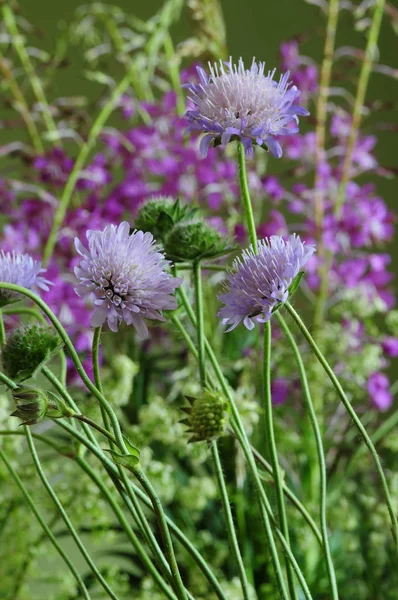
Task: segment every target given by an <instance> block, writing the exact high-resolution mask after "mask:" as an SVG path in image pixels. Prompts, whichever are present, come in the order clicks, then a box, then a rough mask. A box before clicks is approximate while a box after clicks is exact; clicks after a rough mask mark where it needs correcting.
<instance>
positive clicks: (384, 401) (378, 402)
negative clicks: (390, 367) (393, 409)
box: [367, 372, 393, 411]
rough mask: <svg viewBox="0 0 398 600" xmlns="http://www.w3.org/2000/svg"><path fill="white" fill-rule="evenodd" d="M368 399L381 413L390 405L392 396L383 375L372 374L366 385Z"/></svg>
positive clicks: (388, 384)
mask: <svg viewBox="0 0 398 600" xmlns="http://www.w3.org/2000/svg"><path fill="white" fill-rule="evenodd" d="M367 388H368V392H369V395H370V398H371V400H372V402H373V404H374V405H375V407H376V408H378V409H379V410H381V411H384V410H388V409H389V408H390V406H391V404H392V400H393V398H392V394H391V392H390V382H389V380H388V377H387V375H385V374H384V373H379V372H377V373H372V375H370V377H369V379H368V384H367Z"/></svg>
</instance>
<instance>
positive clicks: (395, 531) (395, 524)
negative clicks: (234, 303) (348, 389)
mask: <svg viewBox="0 0 398 600" xmlns="http://www.w3.org/2000/svg"><path fill="white" fill-rule="evenodd" d="M284 306H285V307H286V309H287V311H288V312H289V314H290V315H291V316H292V317H293V319H294V321H295V322H296V324H297V326H298V327H299V329H300V331H301V333H302V334H303V335H304V337H305V339H306V340H307V342H308V345H309V346H310V348H311V350H312V351H313V353H314V354H315V356H316V358H317V359H318V361H319V363H320V364H321V365H322V367H323V369H324V371H325V372H326V374H327V375H328V377H329V379H330V381H331V382H332V384H333V386H334V388H335V390H336V392H337V394H338V396H339V398H340V400H341V401H342V403H343V404H344V406H345V409H346V410H347V412H348V414H349V415H350V417H351V418H352V420H353V421H354V424H355V426H356V428H357V429H358V431H359V433H360V434H361V435H362V437H363V439H364V442H365V444H366V446H367V447H368V449H369V452H370V453H371V455H372V457H373V460H374V462H375V465H376V470H377V473H378V474H379V477H380V479H381V483H382V487H383V492H384V497H385V501H386V504H387V508H388V512H389V515H390V519H391V524H392V535H393V538H394V542H395V546H396V549H397V551H398V520H397V517H396V514H395V511H394V508H393V505H392V500H391V495H390V491H389V488H388V484H387V480H386V477H385V475H384V471H383V467H382V465H381V462H380V458H379V455H378V454H377V450H376V448H375V447H374V445H373V442H372V440H371V439H370V437H369V435H368V433H367V431H366V429H365V427H364V426H363V425H362V423H361V420H360V419H359V417H358V416H357V414H356V412H355V410H354V409H353V407H352V406H351V403H350V401H349V400H348V398H347V396H346V395H345V392H344V390H343V388H342V387H341V385H340V382H339V380H338V379H337V377H336V375H335V374H334V372H333V370H332V369H331V367H330V366H329V363H328V362H327V360H326V359H325V357H324V356H323V354H322V352H321V351H320V349H319V348H318V346H317V344H316V342H315V340H314V338H313V337H312V336H311V334H310V332H309V331H308V329H307V328H306V326H305V325H304V322H303V321H302V320H301V318H300V316H299V315H298V314H297V312H296V311H295V309H294V308H293V307H292V306H291V304H290V303H289V302H286V303H285V305H284Z"/></svg>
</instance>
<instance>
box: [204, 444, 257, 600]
mask: <svg viewBox="0 0 398 600" xmlns="http://www.w3.org/2000/svg"><path fill="white" fill-rule="evenodd" d="M211 454H212V457H213V461H214V470H215V473H216V478H217V483H218V489H219V492H220V496H221V502H222V505H223V509H224V516H225V521H226V525H227V531H228V537H229V544H230V546H231V550H232V553H233V555H234V559H235V562H236V564H237V567H238V572H239V579H240V583H241V586H242V593H243V598H244V599H245V600H249V599H250V592H249V585H248V581H247V576H246V570H245V565H244V563H243V560H242V555H241V552H240V548H239V543H238V538H237V535H236V530H235V524H234V518H233V515H232V511H231V506H230V502H229V498H228V491H227V486H226V485H225V480H224V473H223V470H222V465H221V461H220V454H219V452H218V445H217V442H216V441H215V440H214V441H213V442H212V443H211Z"/></svg>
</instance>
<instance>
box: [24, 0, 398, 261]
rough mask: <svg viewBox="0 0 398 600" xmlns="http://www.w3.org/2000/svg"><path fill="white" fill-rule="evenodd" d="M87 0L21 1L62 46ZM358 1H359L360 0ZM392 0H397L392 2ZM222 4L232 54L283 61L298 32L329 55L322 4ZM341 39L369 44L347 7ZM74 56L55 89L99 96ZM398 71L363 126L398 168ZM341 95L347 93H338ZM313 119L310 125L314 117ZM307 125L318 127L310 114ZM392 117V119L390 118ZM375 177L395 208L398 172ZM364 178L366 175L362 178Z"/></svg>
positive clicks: (383, 54) (387, 36)
mask: <svg viewBox="0 0 398 600" xmlns="http://www.w3.org/2000/svg"><path fill="white" fill-rule="evenodd" d="M83 4H84V2H82V1H81V0H66V1H63V2H62V1H61V2H54V0H35V1H32V0H20V2H19V5H20V7H21V9H22V11H23V13H24V16H25V17H26V18H27V19H28V20H29V21H31V22H32V23H33V24H35V25H36V26H37V28H38V29H39V30H40V31H41V36H42V47H43V48H45V49H46V50H48V51H51V49H53V48H54V47H55V44H56V40H57V37H59V35H60V32H62V30H63V29H65V27H67V25H68V24H70V23H71V22H72V20H73V18H74V13H75V10H76V8H77V7H79V6H82V5H83ZM103 4H112V5H114V6H118V7H119V8H121V9H123V10H125V11H126V12H127V13H130V14H134V15H136V16H138V17H140V18H141V19H148V18H150V17H151V16H152V15H154V14H155V13H156V12H157V11H158V10H159V9H160V8H161V7H162V4H163V2H162V1H161V0H145V2H142V1H141V0H140V1H138V0H118V1H114V2H112V3H109V2H108V3H107V2H104V3H103ZM356 4H360V2H359V1H358V2H357V3H356ZM390 5H392V3H390ZM221 6H222V10H223V14H224V18H225V22H226V28H227V42H228V49H229V52H230V54H231V55H232V56H233V57H235V58H236V57H239V56H242V57H243V58H244V59H246V60H248V61H250V60H251V58H252V57H253V56H255V57H256V58H257V59H258V60H265V61H266V63H267V65H268V66H269V67H270V68H272V67H273V66H274V65H278V62H279V46H280V43H281V42H282V41H283V40H288V39H290V38H291V37H295V36H298V37H299V38H301V39H302V41H303V46H302V53H304V54H307V55H309V56H311V57H312V58H314V59H315V60H316V61H317V62H320V61H321V60H322V54H323V43H324V32H325V18H324V17H323V16H322V14H321V11H320V9H319V8H318V7H317V6H313V5H311V4H309V3H307V2H306V1H305V0H277V1H276V0H246V1H245V2H242V0H221ZM190 35H191V31H190V23H189V20H188V17H187V11H184V12H183V17H182V19H181V21H180V23H179V24H178V25H177V26H175V27H174V29H173V38H174V41H175V43H178V42H179V41H182V40H184V39H186V38H187V37H189V36H190ZM336 46H337V47H340V46H354V47H356V48H361V49H364V47H365V35H364V33H362V32H357V31H355V30H354V20H353V17H352V15H351V14H350V13H349V12H348V11H347V10H345V11H342V12H341V14H340V21H339V25H338V35H337V44H336ZM379 50H380V61H379V62H380V64H386V65H389V66H390V67H394V68H396V69H397V67H398V64H397V56H398V39H397V35H396V33H395V32H394V30H393V28H392V26H391V23H390V20H389V19H388V18H387V17H385V18H384V21H383V25H382V30H381V35H380V41H379ZM68 56H69V59H70V61H69V63H68V65H66V67H65V68H63V69H62V71H61V72H60V73H59V77H58V78H57V80H56V89H54V90H53V92H54V96H57V95H63V94H87V95H88V96H89V97H90V95H91V96H94V97H95V96H96V93H97V87H96V86H95V84H93V83H90V82H88V81H87V79H85V76H84V65H83V60H82V56H81V51H79V49H77V48H76V50H75V52H74V53H73V52H72V53H68ZM338 71H339V69H338V68H337V69H336V70H335V75H337V77H336V78H335V80H334V81H333V85H339V81H338V78H339V77H341V74H339V72H338ZM349 87H350V91H352V92H353V93H354V92H355V81H353V82H350V86H349ZM397 92H398V84H397V79H393V78H391V77H387V76H385V75H382V74H380V73H373V74H372V77H371V82H370V87H369V90H368V94H367V102H368V103H370V104H371V105H372V104H373V103H374V102H375V101H378V100H380V101H381V105H380V106H379V107H378V108H377V110H372V111H371V112H370V114H369V115H368V116H367V118H366V119H365V122H364V125H363V128H362V129H363V131H364V132H366V133H368V134H369V133H375V134H377V136H378V140H379V142H378V145H377V148H376V156H377V159H378V160H379V162H380V164H381V165H382V166H383V167H386V168H387V169H389V170H391V171H392V173H394V172H396V171H398V153H397V152H396V145H397V133H396V131H397V129H398V117H397V107H398V102H397ZM338 101H339V102H340V101H341V99H340V100H338ZM308 123H309V125H308ZM308 123H307V124H306V125H304V126H307V127H308V126H309V127H313V126H314V121H313V120H312V123H311V122H310V120H309V121H308ZM387 123H388V126H386V124H387ZM280 168H282V167H281V165H280V164H277V161H276V160H274V159H271V160H270V161H269V171H270V173H273V172H277V171H278V169H280ZM372 180H373V181H374V182H375V183H376V184H377V189H378V192H379V194H380V195H381V196H383V197H384V199H385V200H386V201H387V203H388V205H389V206H390V208H391V209H392V210H394V211H396V182H395V179H394V177H391V178H389V179H381V178H380V177H374V176H369V175H367V174H365V175H364V176H362V181H367V182H368V181H372ZM360 181H361V180H360ZM391 251H392V253H393V256H394V263H395V266H394V271H396V266H397V265H398V242H395V243H394V244H393V248H391Z"/></svg>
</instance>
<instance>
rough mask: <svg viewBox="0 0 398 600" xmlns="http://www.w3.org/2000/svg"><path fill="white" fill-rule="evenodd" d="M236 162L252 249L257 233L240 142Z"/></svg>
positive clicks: (243, 149) (243, 148)
mask: <svg viewBox="0 0 398 600" xmlns="http://www.w3.org/2000/svg"><path fill="white" fill-rule="evenodd" d="M238 164H239V182H240V188H241V192H242V200H243V205H244V207H245V212H246V223H247V229H248V231H249V238H250V243H251V245H252V247H253V251H254V252H256V250H257V233H256V224H255V222H254V215H253V208H252V203H251V200H250V192H249V186H248V183H247V172H246V160H245V147H244V146H243V144H242V142H238Z"/></svg>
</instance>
